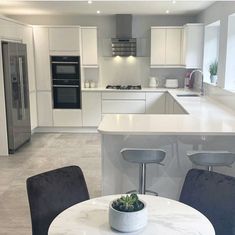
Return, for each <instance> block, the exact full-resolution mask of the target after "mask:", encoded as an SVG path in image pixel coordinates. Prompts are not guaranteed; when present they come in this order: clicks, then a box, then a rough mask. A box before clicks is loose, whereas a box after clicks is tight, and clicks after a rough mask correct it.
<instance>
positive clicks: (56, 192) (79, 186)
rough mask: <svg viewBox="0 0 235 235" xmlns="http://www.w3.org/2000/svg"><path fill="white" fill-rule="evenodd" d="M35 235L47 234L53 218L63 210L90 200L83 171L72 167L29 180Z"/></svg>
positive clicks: (33, 234)
mask: <svg viewBox="0 0 235 235" xmlns="http://www.w3.org/2000/svg"><path fill="white" fill-rule="evenodd" d="M26 184H27V192H28V199H29V206H30V213H31V222H32V235H47V234H48V229H49V226H50V224H51V222H52V221H53V219H54V218H55V217H56V216H57V215H58V214H59V213H61V212H62V211H63V210H65V209H67V208H68V207H70V206H73V205H75V204H77V203H79V202H82V201H85V200H88V199H89V193H88V190H87V185H86V182H85V178H84V176H83V172H82V170H81V168H80V167H78V166H68V167H63V168H59V169H55V170H52V171H48V172H44V173H42V174H39V175H35V176H32V177H30V178H28V179H27V182H26Z"/></svg>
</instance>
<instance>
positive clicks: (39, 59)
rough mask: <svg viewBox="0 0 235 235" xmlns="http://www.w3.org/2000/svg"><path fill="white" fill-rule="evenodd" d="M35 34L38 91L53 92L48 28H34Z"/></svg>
mask: <svg viewBox="0 0 235 235" xmlns="http://www.w3.org/2000/svg"><path fill="white" fill-rule="evenodd" d="M33 32H34V49H35V50H34V54H35V71H36V85H37V90H41V91H51V73H50V57H49V42H48V28H43V27H34V28H33Z"/></svg>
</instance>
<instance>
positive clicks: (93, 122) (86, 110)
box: [82, 92, 101, 126]
mask: <svg viewBox="0 0 235 235" xmlns="http://www.w3.org/2000/svg"><path fill="white" fill-rule="evenodd" d="M82 120H83V126H98V125H99V123H100V121H101V92H82Z"/></svg>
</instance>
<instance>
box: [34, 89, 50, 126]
mask: <svg viewBox="0 0 235 235" xmlns="http://www.w3.org/2000/svg"><path fill="white" fill-rule="evenodd" d="M37 103H38V126H49V127H51V126H53V115H52V98H51V92H50V91H40V92H37Z"/></svg>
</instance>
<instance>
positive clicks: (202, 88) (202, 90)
mask: <svg viewBox="0 0 235 235" xmlns="http://www.w3.org/2000/svg"><path fill="white" fill-rule="evenodd" d="M196 72H199V73H200V74H201V77H202V83H201V88H200V95H201V96H203V95H204V84H203V81H204V76H203V72H202V71H201V70H200V69H195V70H193V71H192V72H191V73H190V75H189V80H191V78H192V75H193V74H194V73H196Z"/></svg>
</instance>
